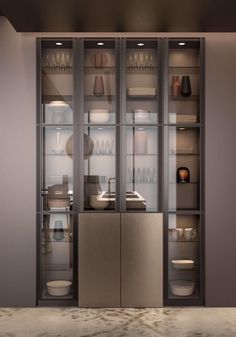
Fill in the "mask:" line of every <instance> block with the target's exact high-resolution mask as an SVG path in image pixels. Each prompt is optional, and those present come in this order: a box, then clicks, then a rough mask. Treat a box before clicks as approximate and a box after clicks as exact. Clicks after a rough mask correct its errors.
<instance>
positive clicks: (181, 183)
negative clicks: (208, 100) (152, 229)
mask: <svg viewBox="0 0 236 337" xmlns="http://www.w3.org/2000/svg"><path fill="white" fill-rule="evenodd" d="M199 175H200V173H199V128H186V127H179V128H176V127H169V210H185V209H186V210H191V209H192V210H198V209H199V202H200V200H199V184H200V176H199Z"/></svg>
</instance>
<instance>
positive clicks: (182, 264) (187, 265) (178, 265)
mask: <svg viewBox="0 0 236 337" xmlns="http://www.w3.org/2000/svg"><path fill="white" fill-rule="evenodd" d="M171 263H172V264H173V266H174V268H175V269H192V268H193V265H194V261H193V260H171Z"/></svg>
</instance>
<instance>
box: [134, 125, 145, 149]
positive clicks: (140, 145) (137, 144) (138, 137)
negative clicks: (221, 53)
mask: <svg viewBox="0 0 236 337" xmlns="http://www.w3.org/2000/svg"><path fill="white" fill-rule="evenodd" d="M134 153H135V154H147V132H146V131H136V132H135V135H134Z"/></svg>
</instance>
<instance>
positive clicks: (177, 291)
mask: <svg viewBox="0 0 236 337" xmlns="http://www.w3.org/2000/svg"><path fill="white" fill-rule="evenodd" d="M170 289H171V292H172V294H173V295H175V296H191V295H192V294H193V291H194V282H192V281H186V280H176V281H170Z"/></svg>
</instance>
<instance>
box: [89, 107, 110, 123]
mask: <svg viewBox="0 0 236 337" xmlns="http://www.w3.org/2000/svg"><path fill="white" fill-rule="evenodd" d="M89 117H90V123H94V124H105V123H108V122H109V119H110V111H109V110H108V109H91V110H89Z"/></svg>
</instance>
